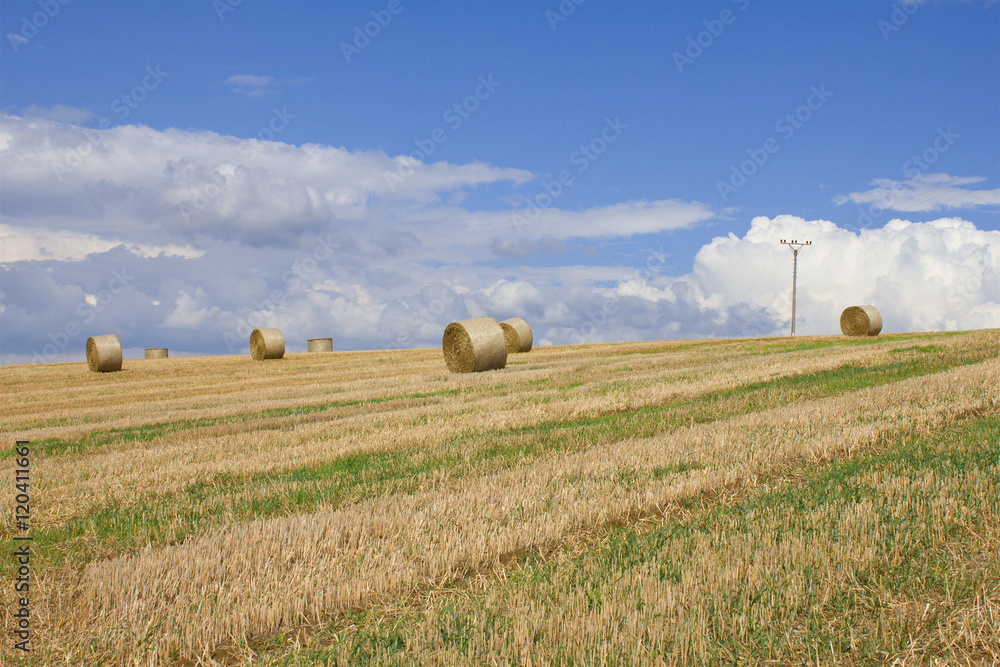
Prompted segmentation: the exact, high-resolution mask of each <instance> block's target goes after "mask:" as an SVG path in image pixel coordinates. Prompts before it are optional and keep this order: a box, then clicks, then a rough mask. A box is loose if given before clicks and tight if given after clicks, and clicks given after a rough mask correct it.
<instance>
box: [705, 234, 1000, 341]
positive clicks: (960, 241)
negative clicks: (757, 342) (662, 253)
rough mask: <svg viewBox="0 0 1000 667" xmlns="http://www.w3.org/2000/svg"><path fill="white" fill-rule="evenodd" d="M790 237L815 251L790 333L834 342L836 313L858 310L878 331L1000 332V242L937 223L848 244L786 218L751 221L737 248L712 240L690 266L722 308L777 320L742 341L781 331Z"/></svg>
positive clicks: (808, 255)
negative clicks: (741, 308) (868, 308)
mask: <svg viewBox="0 0 1000 667" xmlns="http://www.w3.org/2000/svg"><path fill="white" fill-rule="evenodd" d="M790 237H791V238H798V239H804V240H806V239H807V240H811V241H812V242H813V245H811V246H809V247H807V248H804V249H803V250H802V251H800V253H799V262H798V272H799V273H798V295H797V297H798V298H797V300H796V301H797V303H796V310H797V313H796V332H797V333H802V334H807V333H813V334H830V333H839V332H840V327H839V320H840V313H841V312H842V311H843V309H844V308H846V307H848V306H852V305H864V304H871V305H874V306H875V307H876V308H878V309H879V311H880V312H881V313H882V319H883V322H884V326H885V329H884V330H885V331H926V330H940V329H946V328H962V329H974V328H984V327H1000V232H998V231H983V230H979V229H977V228H976V227H975V226H974V225H973V224H972V223H970V222H967V221H964V220H961V219H958V218H942V219H940V220H935V221H932V222H921V223H912V222H908V221H905V220H892V221H890V222H889V223H887V224H886V225H885V226H884V227H882V228H881V229H878V228H876V229H863V230H861V232H860V233H859V234H855V233H853V232H851V231H848V230H845V229H841V228H839V227H837V226H836V225H834V224H833V223H831V222H828V221H823V220H814V221H806V220H803V219H802V218H798V217H795V216H789V215H783V216H777V217H775V218H773V219H769V218H766V217H758V218H754V220H753V222H752V223H751V227H750V230H749V231H748V232H747V234H746V235H745V236H744V237H743V238H738V237H736V236H734V235H730V236H729V237H728V238H716V239H714V240H713V241H712V243H710V244H708V245H706V246H705V247H703V248H702V249H701V250H700V251H699V252H698V255H697V256H696V258H695V266H694V271H693V275H694V276H695V277H696V279H697V281H698V284H699V285H700V286H701V288H702V289H703V290H704V291H705V293H706V294H717V295H720V296H721V303H720V305H721V306H722V307H730V306H734V305H737V304H740V303H746V304H748V305H750V306H753V307H758V308H763V309H766V310H768V311H770V312H773V313H774V314H775V315H776V316H777V320H776V322H775V323H774V324H777V325H778V326H773V327H771V328H769V329H768V328H767V327H766V326H763V323H759V324H758V323H753V322H748V323H747V327H748V334H747V335H749V334H750V333H754V334H755V333H756V331H757V330H759V331H760V333H761V334H777V333H784V332H786V331H787V329H786V325H787V323H788V322H789V321H790V318H791V269H792V266H791V265H792V257H791V252H789V250H788V249H787V248H786V247H785V246H781V245H780V244H779V240H780V239H782V238H790ZM778 320H780V322H779V321H778Z"/></svg>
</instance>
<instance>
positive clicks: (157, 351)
mask: <svg viewBox="0 0 1000 667" xmlns="http://www.w3.org/2000/svg"><path fill="white" fill-rule="evenodd" d="M168 356H169V355H168V354H167V348H165V347H147V348H146V358H147V359H166V358H167V357H168Z"/></svg>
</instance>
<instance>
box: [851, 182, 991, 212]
mask: <svg viewBox="0 0 1000 667" xmlns="http://www.w3.org/2000/svg"><path fill="white" fill-rule="evenodd" d="M985 180H986V178H985V177H983V176H964V177H962V176H949V175H948V174H917V175H914V176H911V177H910V178H908V179H906V180H903V181H896V180H893V179H891V178H877V179H875V180H874V181H872V185H874V186H875V187H874V188H872V189H870V190H864V191H862V192H852V193H850V194H848V195H839V196H837V197H835V198H834V200H833V201H834V203H836V204H846V203H847V202H854V203H856V204H877V205H879V206H881V207H882V208H883V209H889V210H893V211H904V212H925V211H938V210H941V209H962V208H974V207H979V206H1000V189H998V188H994V189H992V190H984V189H972V188H969V187H966V186H970V185H976V184H981V183H983V182H984V181H985Z"/></svg>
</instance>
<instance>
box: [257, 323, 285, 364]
mask: <svg viewBox="0 0 1000 667" xmlns="http://www.w3.org/2000/svg"><path fill="white" fill-rule="evenodd" d="M250 356H251V357H253V358H254V360H255V361H262V360H264V359H281V358H282V357H283V356H285V337H284V336H282V335H281V331H279V330H278V329H274V328H267V329H254V330H253V331H252V332H251V333H250Z"/></svg>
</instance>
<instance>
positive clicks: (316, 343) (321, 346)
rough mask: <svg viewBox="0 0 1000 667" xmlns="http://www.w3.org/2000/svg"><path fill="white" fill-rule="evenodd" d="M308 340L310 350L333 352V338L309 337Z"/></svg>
mask: <svg viewBox="0 0 1000 667" xmlns="http://www.w3.org/2000/svg"><path fill="white" fill-rule="evenodd" d="M306 342H307V343H308V344H309V351H310V352H333V339H332V338H309V339H307V341H306Z"/></svg>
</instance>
